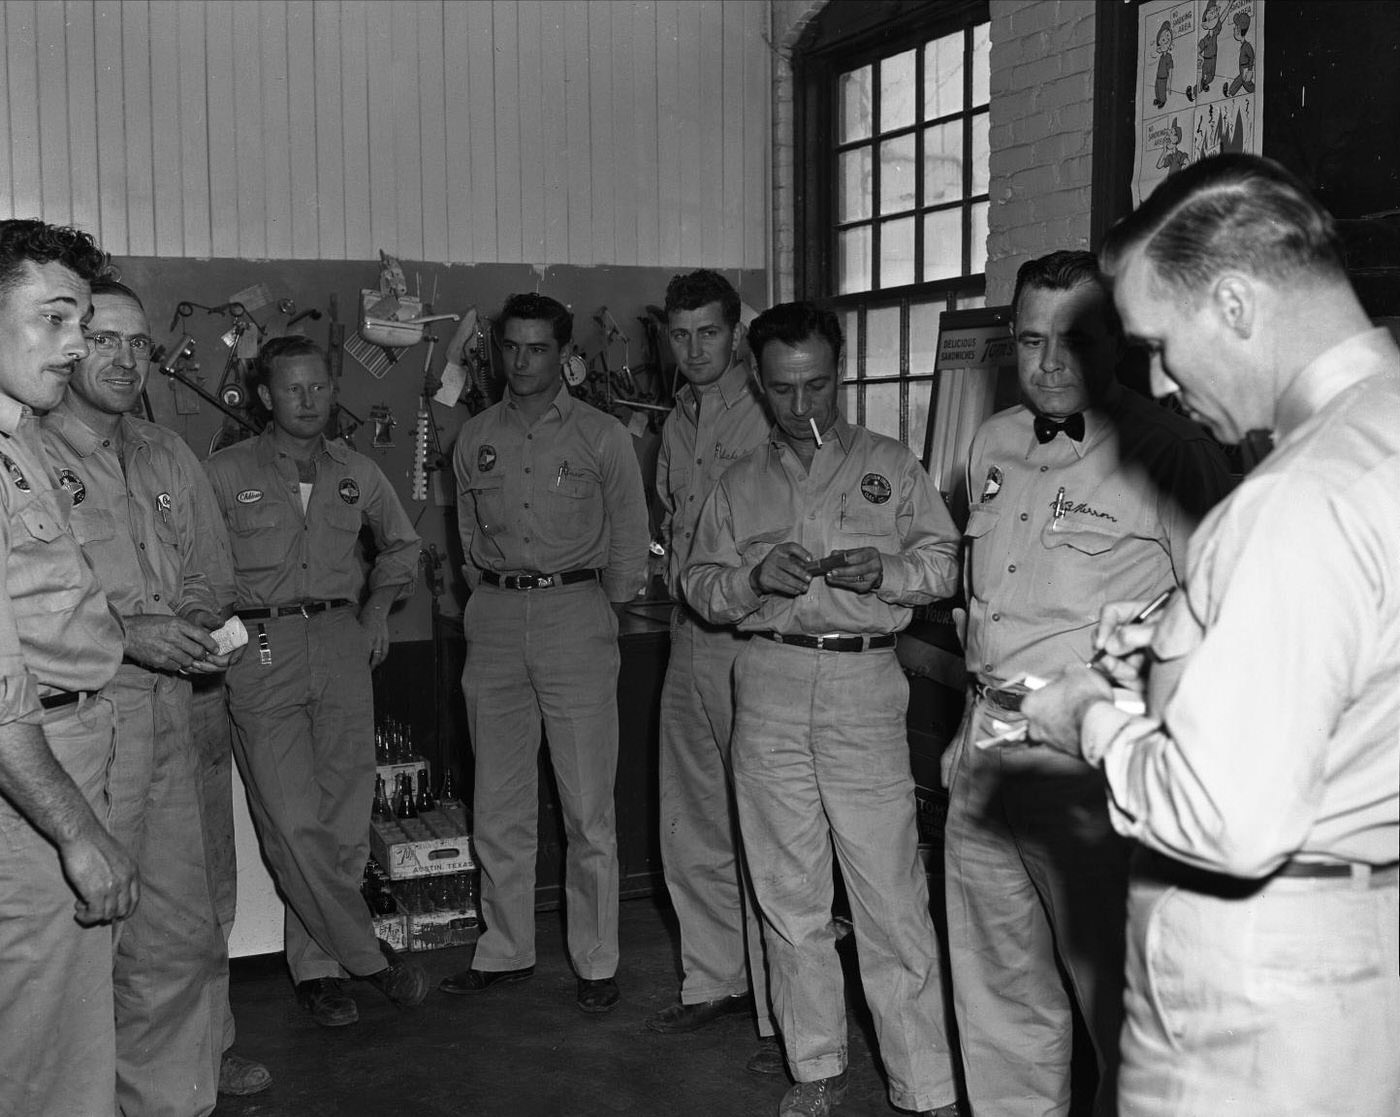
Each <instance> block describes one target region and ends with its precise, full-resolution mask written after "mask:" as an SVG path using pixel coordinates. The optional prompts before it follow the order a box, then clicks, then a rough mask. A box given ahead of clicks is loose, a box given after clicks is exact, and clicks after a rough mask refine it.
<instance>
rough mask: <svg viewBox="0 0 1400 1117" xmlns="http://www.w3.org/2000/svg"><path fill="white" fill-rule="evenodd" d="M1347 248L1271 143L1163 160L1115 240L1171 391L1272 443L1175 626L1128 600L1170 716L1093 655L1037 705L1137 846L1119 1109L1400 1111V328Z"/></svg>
mask: <svg viewBox="0 0 1400 1117" xmlns="http://www.w3.org/2000/svg"><path fill="white" fill-rule="evenodd" d="M1342 260H1343V256H1342V246H1341V242H1340V238H1339V237H1338V235H1337V229H1336V226H1335V225H1334V223H1333V221H1332V218H1331V216H1330V215H1329V214H1328V213H1327V212H1326V211H1325V210H1324V209H1322V208H1321V207H1320V206H1319V205H1318V204H1317V202H1316V201H1314V200H1313V198H1312V197H1311V196H1310V195H1309V194H1308V192H1307V190H1306V189H1305V188H1304V187H1303V185H1302V184H1301V183H1300V182H1298V180H1297V179H1296V178H1294V176H1293V175H1292V174H1290V173H1289V172H1288V171H1286V170H1284V169H1283V168H1282V167H1280V166H1279V165H1278V164H1276V163H1272V162H1270V161H1268V160H1266V159H1261V158H1259V157H1258V156H1253V155H1222V156H1217V157H1216V158H1213V159H1207V160H1202V161H1201V162H1200V163H1196V164H1194V165H1193V166H1190V167H1188V168H1186V170H1184V171H1182V172H1181V174H1179V175H1174V176H1172V177H1171V178H1169V179H1167V180H1166V181H1165V182H1164V183H1163V184H1162V185H1161V186H1159V187H1158V188H1157V189H1156V190H1155V191H1154V192H1153V194H1152V196H1151V197H1150V198H1148V200H1147V201H1146V202H1145V203H1143V205H1142V206H1141V208H1139V209H1138V210H1137V211H1136V212H1135V213H1133V214H1132V215H1131V216H1130V217H1128V218H1125V219H1124V220H1123V221H1122V222H1120V223H1119V224H1118V225H1117V226H1115V227H1114V228H1113V229H1112V230H1111V231H1110V233H1109V236H1108V239H1107V242H1106V243H1105V245H1104V249H1103V261H1104V269H1105V271H1106V272H1107V273H1108V274H1109V275H1111V276H1112V281H1113V297H1114V301H1115V302H1116V303H1117V304H1118V309H1119V312H1120V313H1121V314H1122V316H1123V324H1124V326H1125V328H1126V330H1127V332H1128V334H1129V336H1130V337H1133V338H1136V339H1138V340H1140V341H1141V342H1142V343H1143V344H1144V345H1145V347H1146V348H1147V351H1148V353H1149V354H1150V355H1151V357H1152V369H1151V374H1152V385H1153V390H1154V391H1156V392H1159V393H1169V392H1174V391H1177V390H1179V391H1180V393H1181V402H1182V404H1183V405H1184V406H1185V408H1186V410H1187V411H1188V413H1191V414H1194V415H1196V416H1198V417H1199V418H1200V419H1201V421H1203V422H1204V423H1206V425H1207V426H1209V427H1210V429H1211V431H1212V433H1214V434H1215V435H1216V437H1217V438H1219V439H1221V440H1222V441H1225V442H1238V441H1240V440H1242V439H1243V438H1244V436H1245V435H1246V434H1247V433H1248V432H1250V431H1254V430H1268V431H1272V432H1273V433H1274V436H1275V447H1274V450H1273V451H1272V452H1271V453H1270V454H1269V456H1268V457H1267V458H1266V459H1264V461H1263V463H1262V464H1261V465H1259V466H1258V467H1257V468H1256V469H1255V470H1254V471H1253V472H1252V473H1251V474H1250V475H1249V476H1248V477H1246V478H1245V480H1244V481H1243V482H1242V483H1241V485H1240V486H1239V488H1238V489H1236V490H1235V492H1234V493H1232V494H1231V495H1230V496H1229V497H1228V498H1227V499H1226V500H1224V501H1223V502H1222V503H1221V504H1220V505H1219V506H1218V507H1217V508H1216V509H1215V510H1214V511H1213V512H1211V514H1210V515H1209V516H1208V517H1207V518H1206V520H1205V522H1204V523H1203V524H1202V525H1201V528H1200V530H1199V531H1197V533H1196V535H1195V537H1194V538H1193V539H1192V541H1191V556H1190V562H1189V565H1188V566H1187V570H1186V585H1185V588H1184V589H1183V590H1181V591H1180V592H1178V593H1177V594H1176V595H1175V597H1173V599H1172V600H1171V601H1170V602H1169V603H1168V604H1167V606H1166V608H1165V609H1163V610H1162V611H1161V612H1160V613H1158V614H1157V617H1156V618H1154V623H1152V624H1126V625H1123V627H1122V628H1121V629H1120V628H1119V626H1120V624H1122V623H1123V622H1124V621H1125V620H1127V619H1128V618H1130V617H1132V616H1133V614H1134V613H1135V612H1136V610H1137V609H1138V608H1139V606H1140V605H1141V602H1135V603H1130V604H1127V605H1123V604H1115V605H1112V606H1111V607H1110V608H1108V609H1107V610H1105V612H1104V616H1103V618H1102V619H1101V621H1100V624H1099V627H1098V630H1097V631H1096V633H1095V641H1096V643H1098V644H1100V645H1101V646H1104V647H1106V649H1107V652H1108V653H1109V657H1108V658H1107V659H1106V660H1105V663H1106V665H1107V668H1108V670H1109V673H1110V674H1111V675H1112V676H1113V677H1114V680H1115V682H1116V683H1117V684H1118V685H1119V686H1128V687H1131V688H1133V689H1135V690H1138V691H1142V689H1143V683H1144V680H1143V679H1142V678H1141V676H1140V673H1142V672H1145V673H1146V678H1145V684H1146V688H1145V694H1144V695H1143V696H1144V697H1145V698H1146V702H1147V712H1146V716H1135V715H1132V714H1130V713H1127V712H1125V711H1123V710H1119V709H1117V708H1115V705H1114V703H1113V701H1112V691H1111V689H1110V687H1109V684H1108V682H1107V681H1105V679H1104V678H1102V677H1101V676H1100V675H1099V674H1098V673H1096V672H1093V671H1089V670H1086V669H1084V668H1082V667H1076V668H1073V669H1071V670H1070V671H1068V672H1066V673H1065V675H1064V676H1062V678H1061V680H1060V681H1059V682H1057V683H1052V684H1051V685H1050V686H1048V687H1046V688H1045V689H1044V690H1043V691H1041V692H1038V693H1036V694H1034V695H1031V696H1029V697H1028V698H1027V699H1026V702H1025V707H1024V709H1025V713H1026V716H1027V717H1028V718H1029V721H1030V733H1031V737H1032V739H1033V740H1036V741H1041V742H1044V743H1046V744H1050V745H1053V746H1055V747H1056V748H1060V749H1064V750H1066V751H1067V752H1069V754H1070V755H1072V756H1075V757H1082V758H1083V759H1084V760H1086V761H1088V763H1090V764H1092V765H1094V766H1095V767H1098V768H1101V770H1102V773H1103V778H1104V780H1105V781H1106V783H1107V790H1108V797H1109V812H1110V814H1111V816H1112V819H1113V824H1114V826H1115V827H1116V828H1117V829H1118V831H1119V832H1120V833H1122V834H1124V835H1126V836H1127V837H1130V838H1133V839H1134V840H1135V841H1137V842H1138V843H1140V845H1139V847H1138V849H1137V851H1136V853H1135V856H1134V860H1133V867H1132V881H1131V884H1130V887H1129V895H1128V983H1127V984H1128V988H1127V998H1126V1011H1127V1023H1126V1025H1125V1026H1124V1029H1123V1068H1122V1073H1121V1078H1120V1084H1119V1095H1118V1096H1119V1104H1120V1107H1121V1109H1122V1111H1123V1112H1124V1113H1132V1114H1135V1115H1136V1114H1142V1115H1145V1117H1158V1115H1160V1117H1167V1115H1171V1117H1203V1115H1206V1114H1218V1113H1227V1112H1238V1113H1307V1114H1331V1115H1335V1117H1343V1115H1345V1117H1392V1115H1393V1114H1395V1113H1396V1112H1397V1105H1400V1060H1397V1059H1396V1057H1395V1050H1396V1038H1397V1036H1400V908H1397V896H1400V885H1398V884H1397V879H1398V878H1400V870H1397V860H1400V687H1397V685H1396V680H1397V679H1400V350H1397V348H1396V345H1395V340H1394V338H1393V337H1391V336H1390V334H1389V333H1387V331H1386V330H1384V329H1376V328H1373V327H1372V324H1371V321H1370V319H1369V318H1368V316H1367V314H1366V311H1365V310H1364V309H1363V307H1362V305H1361V303H1360V301H1359V300H1358V299H1357V296H1356V293H1355V291H1354V290H1353V289H1352V286H1351V283H1350V282H1349V280H1348V278H1347V275H1346V271H1345V270H1344V268H1343V264H1342ZM1145 653H1146V654H1145ZM1114 657H1120V658H1114Z"/></svg>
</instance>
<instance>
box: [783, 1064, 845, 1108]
mask: <svg viewBox="0 0 1400 1117" xmlns="http://www.w3.org/2000/svg"><path fill="white" fill-rule="evenodd" d="M845 1096H846V1072H845V1071H844V1070H843V1071H842V1072H841V1073H840V1074H835V1075H832V1076H831V1077H830V1078H819V1079H817V1081H815V1082H799V1083H798V1084H797V1085H796V1086H794V1087H793V1088H792V1089H791V1090H789V1091H788V1092H787V1093H786V1094H784V1095H783V1104H782V1105H780V1106H778V1117H827V1114H828V1113H830V1112H831V1111H832V1110H833V1109H835V1108H836V1107H837V1106H838V1105H840V1104H841V1099H842V1098H844V1097H845Z"/></svg>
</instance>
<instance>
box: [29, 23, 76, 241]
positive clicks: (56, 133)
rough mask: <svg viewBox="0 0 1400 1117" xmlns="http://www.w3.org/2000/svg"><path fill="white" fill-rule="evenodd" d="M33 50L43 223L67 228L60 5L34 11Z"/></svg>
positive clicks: (69, 211) (68, 205)
mask: <svg viewBox="0 0 1400 1117" xmlns="http://www.w3.org/2000/svg"><path fill="white" fill-rule="evenodd" d="M34 33H35V46H36V48H37V50H38V70H39V136H40V141H39V144H40V146H39V183H40V189H41V190H42V192H43V202H42V205H41V207H40V208H41V210H42V212H43V214H44V220H45V221H57V222H59V223H60V224H64V225H67V224H69V223H70V222H71V221H72V220H73V202H72V197H71V195H70V193H69V190H68V174H69V165H68V136H67V129H66V125H67V123H68V86H67V82H66V81H65V80H64V78H65V74H64V62H65V61H66V60H65V58H64V55H65V48H64V42H63V39H64V31H63V5H62V4H52V3H50V4H40V5H39V6H38V8H37V9H35V22H34Z"/></svg>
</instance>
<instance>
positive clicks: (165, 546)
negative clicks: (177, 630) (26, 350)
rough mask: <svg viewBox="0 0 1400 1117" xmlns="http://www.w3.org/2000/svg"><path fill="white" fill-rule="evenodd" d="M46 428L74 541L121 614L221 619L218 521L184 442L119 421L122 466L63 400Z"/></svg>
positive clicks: (222, 556) (224, 578)
mask: <svg viewBox="0 0 1400 1117" xmlns="http://www.w3.org/2000/svg"><path fill="white" fill-rule="evenodd" d="M42 426H43V431H44V445H45V446H46V448H47V449H48V452H49V458H50V459H51V460H52V461H53V463H54V466H55V467H56V468H57V469H58V470H59V483H60V484H61V485H62V487H63V488H65V489H67V491H68V495H69V497H70V498H71V500H72V505H73V507H72V513H71V521H72V527H73V534H74V535H75V536H76V537H77V539H78V542H79V543H80V544H81V545H82V548H83V553H84V554H85V555H87V557H88V561H89V562H90V563H92V568H93V569H94V570H95V571H97V574H98V577H99V579H100V580H101V582H102V588H103V590H104V591H105V592H106V594H107V600H108V601H110V602H111V603H112V606H113V607H114V608H115V609H116V610H117V612H118V613H120V614H121V615H122V616H124V617H125V616H132V615H134V614H137V613H154V614H161V615H176V616H178V615H180V614H181V613H182V612H184V611H186V610H188V609H196V608H197V609H204V610H207V611H208V612H211V613H215V614H218V613H220V612H221V610H222V606H223V605H224V604H227V601H226V600H225V601H223V602H221V600H220V595H221V592H222V595H223V597H224V598H227V596H228V593H229V590H228V588H227V587H229V586H230V585H231V583H232V578H233V572H232V570H231V569H230V567H229V557H228V543H227V540H226V538H225V532H224V521H223V517H222V516H221V515H220V514H219V509H218V505H217V504H216V503H215V501H214V491H213V489H212V488H210V485H209V479H208V478H207V477H205V475H204V470H203V468H202V467H201V466H200V464H199V461H198V459H197V458H196V457H195V456H194V453H193V451H191V450H190V448H189V447H188V446H186V445H185V443H184V441H183V440H182V439H181V438H180V436H179V435H177V434H176V433H175V432H174V431H170V430H167V429H166V428H164V427H160V426H157V425H156V424H155V423H148V422H146V421H145V420H144V419H138V418H136V417H135V416H132V415H124V416H122V418H121V419H120V426H121V444H122V445H123V446H124V449H123V451H122V452H121V454H120V456H119V455H118V451H117V442H116V440H110V439H107V438H105V437H103V436H102V435H100V434H98V433H97V432H95V431H94V430H93V429H92V428H91V427H89V426H87V425H86V424H85V423H84V422H83V421H82V420H81V419H80V418H78V416H77V415H76V414H75V413H74V412H73V411H72V410H71V409H70V408H69V407H68V402H67V397H65V398H64V401H63V402H62V403H60V404H59V405H58V406H57V407H56V408H54V410H53V411H51V412H49V414H48V415H46V416H45V417H44V420H43V424H42Z"/></svg>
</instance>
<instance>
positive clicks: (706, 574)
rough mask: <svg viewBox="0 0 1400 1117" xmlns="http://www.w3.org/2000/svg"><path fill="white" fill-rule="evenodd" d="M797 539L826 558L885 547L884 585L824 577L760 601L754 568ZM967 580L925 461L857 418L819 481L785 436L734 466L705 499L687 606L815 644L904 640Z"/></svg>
mask: <svg viewBox="0 0 1400 1117" xmlns="http://www.w3.org/2000/svg"><path fill="white" fill-rule="evenodd" d="M789 540H791V541H794V542H796V543H799V544H801V545H802V546H803V547H805V548H806V549H807V551H808V552H809V553H810V554H812V555H813V556H815V557H816V558H824V557H825V556H826V555H828V554H830V553H831V552H832V551H834V550H853V549H855V548H857V547H874V548H875V549H876V550H877V551H880V552H881V553H882V554H883V555H884V556H885V560H884V576H883V579H882V581H881V583H880V588H879V589H877V590H875V591H874V592H872V593H864V594H862V593H854V592H852V591H850V590H845V589H834V588H832V587H831V586H829V585H827V583H826V580H825V579H824V578H822V577H820V576H818V577H816V578H813V579H812V583H811V585H810V586H809V587H808V589H807V592H806V593H804V594H801V595H800V596H798V597H785V596H783V595H781V594H759V593H756V592H755V591H754V589H753V586H752V585H751V584H750V582H749V573H750V571H752V570H753V569H754V568H755V567H756V566H758V564H759V563H761V562H762V561H763V559H764V558H765V556H767V554H768V552H769V551H771V550H772V549H773V548H774V547H775V546H777V545H778V544H779V543H784V542H787V541H789ZM957 581H958V532H957V528H955V527H954V526H953V521H952V519H951V518H950V517H949V515H948V510H947V508H946V507H945V506H944V504H943V497H942V496H941V495H940V494H939V492H938V490H937V489H936V488H935V487H934V485H933V482H932V481H931V480H930V479H929V476H928V474H927V473H926V472H924V469H923V467H922V466H921V465H920V464H919V462H918V459H917V458H915V457H914V455H913V454H911V453H910V452H909V449H908V448H907V447H906V446H905V445H904V444H903V443H900V442H896V441H895V440H894V439H892V438H886V437H885V436H884V435H879V434H875V433H874V432H873V431H868V430H866V429H865V428H864V427H858V426H855V425H853V424H851V423H847V422H846V421H845V419H838V420H837V421H836V425H835V426H834V427H833V428H832V430H831V431H830V433H829V434H827V435H825V436H824V445H823V446H822V447H821V448H820V449H818V450H817V451H816V454H815V456H814V457H813V459H812V467H811V471H810V472H808V471H806V470H804V469H803V468H802V462H801V461H800V460H799V458H798V457H797V454H796V453H795V452H794V451H793V449H792V448H791V447H790V446H788V445H787V443H786V442H785V441H783V439H782V438H781V437H780V436H778V435H777V434H775V435H774V436H773V437H772V438H771V439H770V440H769V441H768V442H767V443H766V444H765V445H763V446H760V447H759V448H758V449H756V450H754V451H752V452H751V453H750V454H749V455H748V456H746V457H744V458H742V459H740V460H739V461H738V462H737V463H736V464H735V465H734V466H733V467H732V468H730V469H729V470H728V472H726V473H725V474H724V476H723V477H721V478H720V480H719V483H718V484H717V485H716V486H715V488H714V491H713V492H711V493H710V496H709V498H708V499H707V500H706V501H705V506H704V508H703V510H702V511H701V513H700V522H699V524H698V526H697V528H696V532H695V543H694V545H693V546H692V548H691V552H690V560H689V562H688V563H687V564H686V567H685V570H684V572H683V573H682V575H681V584H682V587H683V588H684V591H685V597H686V600H687V601H688V602H689V603H690V605H691V607H692V608H694V609H695V610H696V611H697V612H698V613H699V614H700V615H701V616H703V617H705V618H706V619H707V620H709V621H712V622H714V623H716V624H737V625H738V627H739V628H740V629H743V630H745V631H753V632H759V631H762V632H766V631H773V632H781V633H784V634H788V635H796V634H802V633H805V634H807V635H814V636H825V635H832V634H837V633H844V634H848V635H880V634H883V633H887V632H896V631H898V630H899V629H902V628H904V627H905V626H906V625H907V624H908V623H909V620H910V617H911V616H912V615H913V606H915V605H922V604H926V603H927V602H930V601H937V600H938V599H940V598H944V597H947V596H949V595H950V594H951V593H953V591H954V590H955V589H956V588H957Z"/></svg>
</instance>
